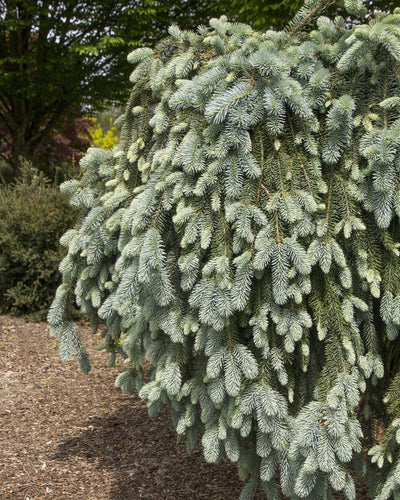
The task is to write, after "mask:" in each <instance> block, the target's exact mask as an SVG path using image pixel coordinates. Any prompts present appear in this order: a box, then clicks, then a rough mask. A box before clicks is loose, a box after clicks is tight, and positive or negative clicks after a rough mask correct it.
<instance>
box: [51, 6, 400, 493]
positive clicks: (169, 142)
mask: <svg viewBox="0 0 400 500" xmlns="http://www.w3.org/2000/svg"><path fill="white" fill-rule="evenodd" d="M330 3H331V2H330V1H321V0H307V1H306V3H305V6H304V7H303V8H302V9H301V10H300V12H299V13H298V14H297V15H296V17H295V18H294V20H293V21H292V23H291V24H290V25H289V26H288V27H287V29H286V30H284V31H280V32H276V31H272V30H271V31H267V32H266V33H258V32H254V31H253V30H252V29H251V28H250V27H249V26H247V25H243V24H232V23H229V22H227V20H226V19H224V18H221V19H213V20H211V21H210V25H209V26H208V27H201V28H199V29H198V30H197V31H196V32H191V31H181V30H180V29H179V28H178V27H176V26H173V27H172V28H171V29H170V37H169V38H168V39H167V40H164V41H162V42H161V43H160V44H159V45H158V46H157V47H156V48H155V49H154V50H151V49H149V48H141V49H138V50H136V51H134V52H133V53H132V54H130V55H129V60H130V62H131V63H132V64H134V65H135V69H134V70H133V73H132V75H131V82H132V92H131V96H130V99H129V102H128V104H127V107H126V111H125V114H124V116H123V128H122V140H121V145H120V147H118V148H117V149H116V150H114V151H112V152H109V151H103V150H100V149H91V150H89V151H88V153H87V155H86V157H85V158H84V159H83V160H82V163H81V166H82V169H83V170H84V175H83V177H82V178H81V179H79V180H71V181H68V182H66V183H64V184H63V186H62V189H63V191H64V192H66V193H67V194H69V195H70V199H71V204H72V205H73V206H78V207H80V208H81V210H82V216H81V218H80V220H79V222H78V224H77V225H76V227H74V228H73V229H71V230H69V231H68V232H67V233H66V234H65V235H64V236H63V238H62V244H63V245H65V246H66V247H67V248H68V255H67V256H66V257H65V259H64V260H63V261H62V263H61V271H62V273H63V283H62V284H61V286H60V287H59V289H58V292H57V295H56V298H55V300H54V303H53V306H52V308H51V310H50V313H49V321H50V324H51V331H52V335H54V336H56V337H59V339H60V348H61V355H62V357H63V358H64V359H70V357H71V356H72V355H73V354H76V356H77V357H78V360H79V361H80V363H81V366H82V367H83V369H85V370H88V369H89V365H88V360H87V357H86V354H85V351H84V348H83V346H82V345H81V342H80V340H79V333H78V331H77V329H76V327H75V325H74V323H73V322H72V321H71V319H70V313H69V311H70V308H71V307H72V306H73V305H74V303H76V304H77V305H78V306H79V308H80V310H81V311H82V313H84V314H85V315H87V316H88V317H89V318H90V322H91V324H92V326H93V330H94V331H96V330H97V329H98V328H99V327H100V326H101V329H102V335H103V337H105V344H106V347H107V348H108V350H110V351H111V352H112V356H113V357H114V358H115V356H116V355H118V353H119V354H121V355H122V356H123V357H124V358H126V359H125V362H126V363H127V371H125V372H124V373H122V374H121V375H120V376H119V377H118V379H117V381H116V385H117V386H118V387H120V388H121V389H122V390H123V391H126V392H133V391H135V390H138V391H139V394H140V396H141V397H142V398H144V399H146V400H147V402H148V408H149V413H150V415H155V414H157V413H158V412H159V411H160V410H161V409H162V408H163V407H164V406H165V405H167V406H169V408H170V410H171V414H172V419H173V423H174V425H175V428H176V431H177V433H178V434H179V436H182V437H184V438H185V440H186V443H187V448H188V451H189V452H190V451H191V450H193V448H194V447H195V446H196V445H197V444H198V442H199V441H201V443H202V446H203V449H204V456H205V459H206V460H207V461H209V462H217V461H220V460H221V459H223V457H228V458H229V459H230V460H231V461H233V462H235V463H237V466H238V470H239V474H240V477H241V478H242V479H243V480H245V481H247V482H246V484H245V487H244V489H243V492H242V494H241V498H242V499H243V500H245V499H250V498H252V496H253V494H254V492H255V491H256V490H257V488H258V487H261V488H262V489H263V490H264V491H265V493H266V496H267V498H268V499H269V500H273V499H278V498H281V495H282V494H283V495H285V496H286V497H289V498H290V499H294V500H296V499H308V500H312V499H314V500H317V499H331V498H333V494H334V492H338V491H341V492H343V495H344V497H345V498H346V499H348V500H354V499H355V483H354V478H355V477H361V478H363V477H366V475H368V477H369V478H372V480H371V481H370V482H371V484H370V498H376V499H377V500H387V499H390V498H398V497H399V498H400V371H396V370H398V369H399V368H400V363H396V359H397V358H398V356H399V355H398V354H396V353H397V352H398V350H396V348H395V346H396V343H397V342H398V340H397V339H398V334H399V329H400V267H399V255H400V225H399V218H400V10H399V9H396V10H395V11H394V13H392V14H382V13H376V15H375V16H374V18H373V19H370V20H369V21H368V22H367V23H366V24H358V25H356V24H352V23H351V20H350V18H346V19H344V18H342V17H336V18H334V19H331V18H328V17H326V16H324V15H323V12H322V11H323V9H324V7H326V6H327V5H328V4H330ZM345 7H346V9H347V12H348V14H349V15H355V16H358V17H359V18H360V17H362V16H363V15H364V12H363V6H362V1H361V0H346V1H345ZM121 346H122V347H121ZM112 361H113V360H112ZM145 362H150V365H151V368H150V370H149V373H148V375H149V379H150V381H148V379H147V378H146V380H145V377H144V368H143V367H144V363H145ZM146 366H148V363H146ZM377 429H379V430H380V432H377ZM378 435H380V436H382V435H383V438H382V439H381V441H377V437H376V436H378Z"/></svg>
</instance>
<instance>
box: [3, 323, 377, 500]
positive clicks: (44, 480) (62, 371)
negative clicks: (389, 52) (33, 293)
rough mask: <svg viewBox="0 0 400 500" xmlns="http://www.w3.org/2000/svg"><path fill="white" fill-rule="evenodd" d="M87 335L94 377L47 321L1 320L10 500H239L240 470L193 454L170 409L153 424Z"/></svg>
mask: <svg viewBox="0 0 400 500" xmlns="http://www.w3.org/2000/svg"><path fill="white" fill-rule="evenodd" d="M81 331H82V336H83V339H84V341H85V345H86V347H87V350H88V351H89V356H90V360H91V364H92V370H91V372H90V373H89V374H88V375H84V374H83V373H82V372H81V371H80V370H79V368H78V366H77V364H76V363H75V362H70V363H64V362H62V361H60V358H59V355H58V347H57V345H56V342H55V340H54V339H51V338H50V337H49V330H48V326H47V325H46V324H44V323H41V324H31V323H25V322H24V321H23V320H22V319H19V318H12V317H7V316H0V500H7V499H10V500H42V499H53V500H58V499H68V500H103V499H104V500H137V499H147V500H151V499H157V500H237V499H238V497H239V494H240V491H241V488H242V486H243V485H242V483H241V482H240V481H239V479H238V476H237V472H236V467H235V465H233V464H230V463H228V462H226V463H223V464H219V465H210V464H207V463H206V462H205V461H204V458H203V455H202V451H201V449H198V450H195V452H194V453H193V454H192V455H188V454H187V452H186V447H185V444H181V445H177V444H176V432H175V430H174V429H173V428H172V425H171V422H170V417H169V413H168V411H164V412H163V413H162V414H161V415H160V416H158V417H157V418H150V417H149V416H148V414H147V408H146V404H145V403H144V402H143V401H141V400H140V399H139V398H138V397H137V396H136V395H133V396H130V395H126V394H122V393H121V391H120V390H119V389H116V388H115V387H114V380H115V377H116V376H117V375H118V373H119V372H120V371H123V369H124V368H123V365H122V366H119V367H116V368H112V369H111V368H107V363H108V355H107V353H105V352H104V351H98V350H97V347H98V345H99V344H100V342H101V339H99V338H98V337H96V336H93V335H92V334H91V333H90V332H89V330H88V328H87V327H86V326H85V325H81ZM336 498H337V499H338V500H339V499H341V498H342V497H341V496H339V495H337V497H336ZM257 499H258V500H260V499H265V497H264V496H263V495H262V494H261V493H260V494H258V495H257ZM367 499H368V494H367V492H366V489H365V487H363V486H362V485H358V488H357V500H367Z"/></svg>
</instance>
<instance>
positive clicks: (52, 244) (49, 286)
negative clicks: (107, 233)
mask: <svg viewBox="0 0 400 500" xmlns="http://www.w3.org/2000/svg"><path fill="white" fill-rule="evenodd" d="M76 218H77V212H76V211H74V210H73V209H71V207H70V206H69V204H68V202H67V200H66V198H65V196H64V195H62V194H61V193H60V192H59V190H58V187H56V186H53V185H50V184H49V181H48V180H47V179H46V178H45V177H44V176H43V174H39V173H38V172H37V171H36V170H35V169H33V168H32V167H30V166H29V165H27V164H25V165H23V167H22V177H21V179H20V180H19V181H17V182H16V183H15V184H13V185H5V186H4V185H1V186H0V313H1V314H5V313H8V314H16V315H22V316H25V317H28V318H29V319H32V320H43V319H45V317H46V311H47V309H48V307H49V303H50V301H51V298H52V296H53V295H54V292H55V289H56V283H57V281H58V280H59V275H58V265H59V262H60V259H61V258H62V254H63V251H62V250H61V248H60V246H59V238H60V236H61V234H62V233H63V232H65V230H66V229H67V228H68V227H70V226H71V224H73V223H74V222H75V221H76Z"/></svg>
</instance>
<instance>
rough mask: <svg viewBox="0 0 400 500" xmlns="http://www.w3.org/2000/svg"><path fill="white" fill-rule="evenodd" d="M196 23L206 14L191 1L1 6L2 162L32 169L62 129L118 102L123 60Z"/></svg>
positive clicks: (24, 0) (122, 92)
mask: <svg viewBox="0 0 400 500" xmlns="http://www.w3.org/2000/svg"><path fill="white" fill-rule="evenodd" d="M194 16H196V19H197V18H199V20H201V19H204V16H205V12H204V11H203V10H202V9H201V7H199V6H197V5H196V3H195V2H194V1H192V0H188V1H186V2H184V4H176V3H173V2H171V1H166V2H155V1H153V0H138V1H136V0H135V1H130V2H121V1H118V0H101V1H94V2H88V1H76V0H73V1H72V0H66V1H59V0H45V1H35V2H32V1H31V0H21V1H18V2H16V1H14V0H0V132H1V138H0V153H1V154H2V156H3V157H4V158H5V159H6V160H8V161H10V162H11V163H12V164H13V166H14V167H17V165H18V162H19V160H18V158H19V156H20V155H22V156H24V157H26V158H28V159H30V160H33V161H35V162H37V160H38V159H39V158H40V157H41V153H43V152H45V151H46V150H48V148H45V147H43V146H44V143H45V142H46V140H47V138H48V137H50V136H51V135H54V134H55V133H57V130H58V129H57V128H58V127H60V126H62V124H63V122H65V121H66V120H67V121H68V120H71V119H72V118H75V117H77V116H80V115H81V113H82V110H88V109H96V110H98V109H102V108H104V107H105V106H107V103H109V102H121V101H122V100H123V99H124V98H125V97H126V95H127V89H126V85H125V81H126V78H127V75H128V74H129V71H130V68H129V66H128V63H127V61H126V55H127V53H128V52H129V51H130V50H131V49H132V48H133V47H135V46H140V45H141V44H143V43H148V44H152V43H154V41H155V40H158V39H159V38H161V37H164V36H166V34H167V30H168V26H169V25H170V23H171V21H172V20H173V21H175V22H178V23H180V24H181V25H182V26H187V25H188V23H189V22H193V18H194ZM202 16H203V17H202ZM190 20H192V21H190ZM42 156H43V155H42ZM39 166H40V165H39Z"/></svg>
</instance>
